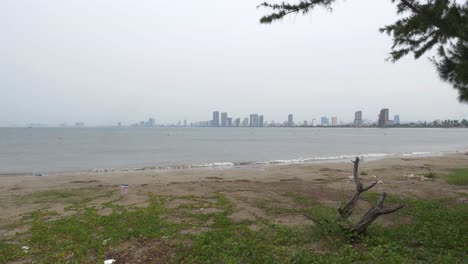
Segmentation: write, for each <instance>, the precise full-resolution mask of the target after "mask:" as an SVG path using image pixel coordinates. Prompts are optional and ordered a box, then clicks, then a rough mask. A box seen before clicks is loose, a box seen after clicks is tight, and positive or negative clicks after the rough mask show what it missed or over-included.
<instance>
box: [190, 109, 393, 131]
mask: <svg viewBox="0 0 468 264" xmlns="http://www.w3.org/2000/svg"><path fill="white" fill-rule="evenodd" d="M389 113H390V110H389V109H388V108H384V109H382V110H380V113H379V115H378V121H377V123H375V122H369V121H365V120H364V119H363V115H362V111H356V112H355V113H354V122H353V123H348V124H344V123H343V122H340V123H338V117H337V116H333V117H331V118H329V117H326V116H322V117H321V118H320V123H319V124H314V120H315V119H312V121H303V122H298V123H296V122H294V116H293V114H289V115H288V119H287V120H286V121H284V122H282V123H275V122H274V121H271V122H270V123H267V122H266V121H265V120H264V117H263V115H259V114H251V115H250V116H249V117H246V118H244V119H241V118H236V119H233V118H232V117H230V116H229V115H228V113H227V112H219V111H214V112H213V118H212V119H211V120H209V121H201V122H196V123H191V124H190V126H197V127H265V126H268V127H296V126H301V127H310V126H321V127H325V126H332V127H336V126H346V127H352V126H354V127H362V126H379V127H388V126H393V125H399V124H400V116H399V115H395V116H394V118H393V120H390V119H389Z"/></svg>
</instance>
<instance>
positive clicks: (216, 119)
mask: <svg viewBox="0 0 468 264" xmlns="http://www.w3.org/2000/svg"><path fill="white" fill-rule="evenodd" d="M212 126H214V127H219V112H218V111H214V112H213V124H212Z"/></svg>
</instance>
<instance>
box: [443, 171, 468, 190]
mask: <svg viewBox="0 0 468 264" xmlns="http://www.w3.org/2000/svg"><path fill="white" fill-rule="evenodd" d="M447 182H448V183H449V184H453V185H461V186H466V185H468V169H457V170H453V171H452V172H451V173H450V174H449V175H448V176H447Z"/></svg>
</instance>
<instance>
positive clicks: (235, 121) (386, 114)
mask: <svg viewBox="0 0 468 264" xmlns="http://www.w3.org/2000/svg"><path fill="white" fill-rule="evenodd" d="M353 115H354V120H352V121H343V120H341V119H339V117H338V116H336V115H327V116H322V117H320V119H317V118H315V117H312V118H309V119H305V120H297V121H294V120H295V117H294V114H288V115H287V117H286V119H285V120H283V121H282V120H281V119H278V120H277V121H275V120H273V119H270V120H268V119H265V117H264V115H263V114H262V115H259V114H249V115H248V116H247V117H232V116H230V115H229V114H228V112H220V111H213V112H212V119H210V120H205V121H189V120H187V119H183V120H177V121H174V122H171V123H157V122H156V119H155V118H154V117H149V118H148V119H147V120H146V121H145V120H141V121H136V122H130V123H124V122H122V121H119V122H117V123H116V124H111V125H109V124H101V125H94V126H115V125H116V126H119V127H121V126H132V127H156V126H178V127H193V126H195V127H298V126H300V127H304V126H309V127H315V126H322V127H323V126H327V127H340V126H345V127H372V126H377V127H390V126H394V125H397V126H399V125H408V124H426V123H429V124H430V123H443V122H446V121H447V120H449V121H450V120H454V121H455V122H461V121H463V120H466V119H468V118H463V119H443V118H442V119H434V120H417V121H416V120H404V121H403V122H402V121H401V120H400V114H394V116H393V120H390V109H389V108H381V109H380V111H379V112H378V115H377V120H372V119H367V118H363V111H362V110H358V111H355V112H354V114H353ZM316 120H319V121H318V122H316ZM455 124H456V123H455ZM23 126H29V127H48V126H50V127H85V122H83V121H79V122H71V123H70V124H68V123H67V122H62V123H60V124H52V125H49V124H47V123H40V122H36V123H28V124H26V125H20V126H19V127H23ZM86 126H89V127H93V125H86Z"/></svg>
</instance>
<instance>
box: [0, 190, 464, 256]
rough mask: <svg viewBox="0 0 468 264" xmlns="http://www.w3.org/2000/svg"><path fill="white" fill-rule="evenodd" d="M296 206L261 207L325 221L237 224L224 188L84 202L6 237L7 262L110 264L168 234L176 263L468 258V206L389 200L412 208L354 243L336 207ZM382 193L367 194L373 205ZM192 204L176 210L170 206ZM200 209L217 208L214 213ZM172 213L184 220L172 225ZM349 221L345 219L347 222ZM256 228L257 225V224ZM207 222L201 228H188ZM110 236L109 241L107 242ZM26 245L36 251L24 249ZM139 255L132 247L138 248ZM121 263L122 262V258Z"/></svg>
mask: <svg viewBox="0 0 468 264" xmlns="http://www.w3.org/2000/svg"><path fill="white" fill-rule="evenodd" d="M284 196H286V197H290V198H291V204H282V206H287V207H281V206H278V205H277V203H275V201H270V202H268V200H261V201H260V202H259V204H260V205H261V206H262V207H263V208H264V209H267V210H269V212H271V213H272V214H273V217H272V218H271V219H274V217H275V216H276V215H277V214H307V215H309V216H311V217H314V218H315V219H318V220H319V221H323V223H324V224H322V225H314V224H312V223H311V224H306V225H302V226H285V225H279V224H274V223H273V222H272V221H271V220H270V219H258V220H256V221H242V222H236V221H234V220H232V219H231V218H230V214H232V213H234V212H235V210H236V209H235V208H236V207H235V205H234V204H233V203H232V201H231V200H229V199H228V198H227V197H225V196H224V195H223V194H221V193H219V194H217V195H215V196H210V197H176V196H151V195H150V196H149V206H148V207H146V208H132V209H131V210H130V209H127V208H126V207H125V206H121V205H115V204H113V203H112V202H109V203H106V204H105V205H104V206H107V207H109V208H112V213H111V214H110V215H104V216H103V215H99V214H98V211H97V209H96V208H94V207H89V206H87V205H81V206H76V209H77V213H76V214H75V215H74V216H68V217H63V218H58V219H56V218H52V219H51V218H50V212H47V211H38V212H36V213H34V214H32V216H31V219H32V220H31V221H32V227H31V229H30V230H29V231H28V232H27V234H26V235H22V236H20V237H17V238H15V241H5V242H0V263H5V262H8V261H14V260H20V259H27V260H28V261H31V262H36V263H102V261H103V260H104V259H105V258H106V257H107V256H108V255H107V254H109V252H111V251H112V250H113V249H115V248H116V247H119V245H121V244H122V243H123V242H125V241H136V240H141V239H143V240H144V239H150V240H151V239H152V240H159V239H168V240H171V243H173V244H176V245H177V247H174V257H173V259H172V262H173V263H463V262H464V261H465V259H466V246H467V241H468V236H467V234H468V225H467V224H466V223H467V222H468V205H467V204H454V205H451V206H449V207H448V206H446V202H447V201H445V200H444V201H437V200H417V199H400V198H397V197H392V196H388V197H387V200H386V204H392V203H396V202H402V203H404V204H405V205H406V206H405V208H403V209H402V210H400V211H398V212H396V213H395V214H392V215H387V216H385V217H386V218H387V220H391V222H392V223H393V224H392V225H390V226H385V227H384V226H381V225H379V224H378V223H374V224H373V225H372V226H371V227H370V228H369V230H368V232H367V234H366V235H365V236H363V237H361V238H360V239H358V240H351V239H350V237H347V234H346V233H345V232H343V229H342V228H341V227H340V226H339V225H338V224H337V222H336V220H334V219H336V209H335V208H331V207H327V206H325V205H323V204H321V203H319V202H317V201H314V200H311V199H309V198H308V197H304V196H302V195H300V194H297V193H293V192H291V193H285V194H284ZM378 197H379V194H378V193H372V192H368V193H364V194H363V196H362V198H363V199H364V200H367V201H369V202H371V203H373V204H374V203H375V202H376V201H377V200H378ZM175 199H182V200H186V201H187V202H190V203H189V205H187V203H181V206H178V207H176V208H166V207H165V203H167V202H170V201H173V200H175ZM200 208H204V209H205V210H206V209H207V208H216V209H217V210H212V211H211V212H206V211H205V210H200ZM168 217H173V218H178V219H181V220H183V221H181V222H179V223H172V222H171V221H169V220H164V219H168ZM341 224H343V223H341ZM252 225H254V226H255V227H256V228H252ZM199 227H204V228H205V229H203V230H204V232H201V233H196V232H195V233H187V234H186V233H184V232H182V230H186V229H188V228H194V229H198V228H199ZM104 241H106V243H103V242H104ZM20 245H21V246H23V245H25V246H28V247H29V248H30V252H29V253H24V252H23V251H22V249H21V247H20ZM130 253H131V252H130ZM117 261H118V260H117Z"/></svg>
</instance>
